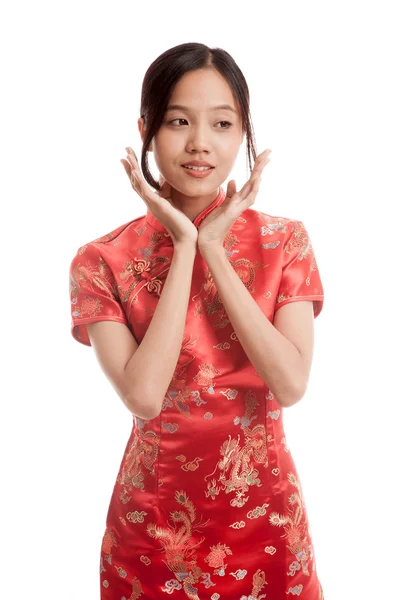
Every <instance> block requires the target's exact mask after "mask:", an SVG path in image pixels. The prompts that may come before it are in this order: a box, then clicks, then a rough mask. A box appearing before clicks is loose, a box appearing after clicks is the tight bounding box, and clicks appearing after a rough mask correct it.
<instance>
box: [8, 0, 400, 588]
mask: <svg viewBox="0 0 400 600" xmlns="http://www.w3.org/2000/svg"><path fill="white" fill-rule="evenodd" d="M395 8H396V3H395V2H392V3H390V2H384V1H380V2H355V1H349V0H346V1H341V2H338V1H337V0H336V1H335V2H323V1H318V2H317V1H315V2H307V1H304V0H303V1H302V2H297V1H293V2H288V1H287V2H284V3H283V2H281V3H278V2H274V3H273V2H265V1H264V2H262V3H261V2H260V3H258V2H257V3H256V2H254V1H253V2H251V1H247V2H244V3H242V4H237V5H235V4H234V3H232V2H229V3H228V2H226V3H222V2H220V3H218V2H215V1H213V2H208V1H207V0H203V1H202V2H201V3H190V2H172V1H171V2H168V3H167V2H163V3H160V4H159V5H157V4H155V3H148V2H140V3H139V2H133V1H130V2H128V1H117V0H116V1H114V2H112V3H111V2H104V1H99V0H97V1H96V2H94V1H85V0H80V1H79V2H76V1H70V2H54V1H53V2H43V1H36V2H29V3H28V2H14V3H12V4H10V5H9V6H8V8H2V9H1V15H0V22H1V25H0V28H1V29H0V44H1V48H0V49H1V56H2V60H1V84H2V92H1V104H2V107H1V112H0V118H1V136H0V137H1V157H0V158H1V163H0V165H1V173H2V174H1V188H2V190H1V199H2V202H1V212H2V231H1V233H2V235H1V243H2V255H1V256H2V274H3V278H2V294H1V299H2V315H3V319H2V329H1V340H2V356H3V358H2V366H3V369H2V371H3V375H2V377H1V382H2V384H3V386H2V390H1V398H2V410H3V412H4V415H3V418H2V419H1V444H2V452H1V458H2V488H3V491H2V496H1V498H2V500H1V502H2V510H1V516H2V521H3V523H2V528H1V531H2V535H1V539H2V543H1V545H0V564H1V572H2V576H1V590H2V591H1V596H2V597H4V598H22V597H29V598H31V599H35V600H36V599H38V600H39V599H40V600H50V599H51V600H53V599H54V598H57V600H75V599H76V600H81V599H82V600H83V599H85V600H92V599H93V600H97V598H98V597H99V580H98V578H99V575H98V572H99V556H100V544H101V538H102V535H103V530H104V523H105V517H106V512H107V509H108V503H109V499H110V496H111V493H112V489H113V486H114V482H115V478H116V475H117V471H118V468H119V465H120V461H121V458H122V454H123V451H124V449H125V444H126V442H127V439H128V437H129V433H130V430H131V427H132V416H131V414H130V413H129V412H128V410H127V409H126V408H125V406H124V405H123V403H122V402H121V400H120V399H119V397H118V396H117V395H116V393H115V392H114V391H113V389H112V388H111V385H110V384H109V383H108V381H107V380H106V378H105V376H104V375H103V373H102V372H101V370H100V367H99V365H98V364H97V362H96V359H95V356H94V352H93V349H92V348H88V347H85V346H83V345H80V344H78V343H77V342H76V341H75V340H74V339H73V338H72V336H71V333H70V303H69V293H68V269H69V264H70V262H71V260H72V258H73V256H74V255H75V253H76V251H77V249H78V248H79V247H80V246H82V245H83V244H85V243H86V242H88V241H90V240H93V239H95V238H96V237H99V236H102V235H104V234H105V233H108V232H109V231H111V230H113V229H114V228H116V227H117V226H119V225H120V224H122V223H126V222H128V221H129V220H132V219H134V218H136V217H138V216H140V215H142V214H144V212H145V209H146V207H145V205H144V202H143V201H142V200H141V199H140V198H139V196H137V195H136V194H135V192H134V191H133V190H132V188H131V187H130V185H129V181H128V178H127V176H126V173H125V171H124V169H123V166H122V164H121V163H120V158H122V157H124V156H125V151H124V148H125V146H127V145H130V146H132V147H133V148H134V150H135V151H136V154H137V155H139V154H140V149H141V146H140V137H139V133H138V130H137V124H136V123H137V118H138V116H139V102H140V91H141V84H142V80H143V76H144V73H145V71H146V69H147V68H148V66H149V65H150V63H151V62H152V61H153V60H154V59H155V58H156V57H157V56H159V54H161V53H162V52H164V51H165V50H166V49H167V48H170V47H172V46H175V45H177V44H180V43H183V42H189V41H197V42H203V43H205V44H207V45H208V46H210V47H215V46H219V47H221V48H224V49H225V50H227V51H228V52H229V53H230V54H231V55H232V56H233V57H234V59H235V60H236V61H237V63H238V65H239V67H240V68H241V69H242V71H243V73H244V75H245V77H246V79H247V82H248V85H249V88H250V93H251V111H252V119H253V124H254V128H255V134H256V142H257V150H258V153H261V152H262V151H263V150H264V149H265V148H271V149H272V156H271V161H270V163H269V164H268V165H267V167H266V168H265V170H264V173H263V181H262V184H261V188H260V191H259V194H258V198H257V200H256V203H255V205H254V206H253V208H255V209H257V208H259V209H260V210H262V211H264V212H267V213H269V214H272V215H281V216H286V217H291V218H296V219H300V220H302V221H303V222H304V223H305V225H306V227H307V229H308V232H309V234H310V237H311V240H312V243H313V246H314V251H315V254H316V258H317V262H318V266H319V269H320V274H321V279H322V282H323V285H324V291H325V304H324V308H323V310H322V313H321V314H320V316H319V317H318V318H317V319H316V320H315V350H314V361H313V367H312V373H311V379H310V383H309V387H308V390H307V393H306V396H305V397H304V398H303V399H302V401H301V402H300V403H298V404H297V405H295V406H293V407H292V408H290V409H285V412H284V422H285V430H286V437H287V441H288V445H289V447H290V449H291V451H292V454H293V456H294V459H295V461H296V466H297V469H298V472H299V475H300V478H301V482H302V486H303V491H304V494H305V500H306V505H307V510H308V515H309V519H310V528H311V533H312V537H313V542H314V549H315V556H316V566H317V571H318V574H319V577H320V580H321V583H322V585H323V588H324V592H325V599H326V600H339V599H340V600H350V599H351V600H353V599H354V598H362V599H363V600H369V599H374V600H375V599H376V598H389V597H390V598H393V597H394V594H395V589H396V588H398V581H397V571H398V565H397V562H398V557H399V550H398V540H399V533H400V532H399V524H398V514H397V509H398V494H396V493H395V490H396V488H397V486H396V484H397V478H398V471H399V469H398V458H399V454H398V439H399V434H398V432H399V411H398V402H399V400H400V394H399V381H398V372H399V351H398V340H399V333H400V331H399V317H398V315H399V310H398V299H399V294H398V291H399V285H398V279H399V270H400V269H399V260H398V217H399V212H398V205H399V200H400V194H399V187H400V186H399V159H400V153H399V137H400V127H399V114H400V111H399V106H400V96H399V91H398V90H399V88H398V80H399V61H398V57H399V53H400V47H399V45H400V44H399V35H398V31H399V21H398V19H397V18H395ZM244 149H245V144H243V153H242V154H240V155H239V157H238V160H237V163H236V166H235V170H234V171H233V172H232V174H231V177H230V178H235V179H236V181H237V184H238V186H239V185H240V186H241V185H243V183H244V182H245V180H246V177H247V175H246V168H245V165H246V158H245V154H244ZM150 160H152V155H151V154H150ZM150 164H151V165H152V172H153V174H156V175H157V176H158V172H157V171H156V168H155V166H154V163H152V162H151V163H150ZM226 183H227V182H225V184H224V187H225V189H226ZM268 598H269V597H268ZM269 600H277V599H274V598H269ZM304 600H306V599H304ZM307 600H308V599H307Z"/></svg>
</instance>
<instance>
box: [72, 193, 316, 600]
mask: <svg viewBox="0 0 400 600" xmlns="http://www.w3.org/2000/svg"><path fill="white" fill-rule="evenodd" d="M225 194H226V192H225V191H224V189H223V188H222V187H219V190H218V195H217V196H216V198H215V200H214V201H213V202H212V203H211V204H210V205H209V206H208V207H207V208H206V209H204V210H203V211H202V212H201V213H200V214H199V215H198V216H197V217H196V218H195V220H194V224H195V225H196V226H197V227H199V225H200V223H201V222H202V221H203V219H204V218H205V217H206V216H207V215H208V214H209V213H210V211H212V210H214V209H215V208H217V207H218V206H219V205H220V204H221V203H222V202H223V201H224V199H225ZM224 249H225V252H226V255H227V257H228V259H229V261H230V264H231V265H232V267H233V269H234V270H235V272H236V273H237V274H238V276H239V277H240V280H241V281H242V283H243V285H245V286H246V288H247V289H248V291H249V293H250V294H251V295H252V298H253V299H254V301H255V302H256V303H257V304H258V305H259V306H260V308H261V309H262V311H263V313H264V314H265V316H266V318H267V319H269V320H270V321H271V322H273V318H274V314H275V312H276V310H277V309H279V308H280V307H281V306H283V305H284V304H287V303H288V302H296V301H304V300H309V301H311V302H313V310H314V318H315V317H317V316H318V315H319V313H320V312H321V309H322V305H323V300H324V292H323V287H322V283H321V278H320V274H319V270H318V267H317V263H316V258H315V254H314V251H313V248H312V244H311V241H310V237H309V235H308V233H307V230H306V228H305V226H304V224H303V223H302V221H299V220H295V219H290V218H285V217H277V216H271V215H269V214H267V213H264V212H260V211H259V210H255V209H252V208H249V209H247V210H245V211H244V212H242V214H241V215H240V216H239V218H238V219H237V221H236V222H235V223H234V224H233V226H232V227H231V229H230V231H229V232H228V234H227V236H226V238H225V240H224ZM173 253H174V247H173V243H172V240H171V237H170V236H169V234H168V231H167V230H166V228H165V227H164V226H163V225H162V224H161V223H160V222H159V221H158V220H157V219H156V218H155V216H154V215H153V214H152V213H151V212H150V210H147V213H146V214H145V215H144V216H141V217H138V218H136V219H134V220H132V221H129V222H128V223H125V224H123V225H120V226H119V227H117V228H116V229H114V230H113V231H111V232H110V233H108V234H106V235H104V236H102V237H100V238H97V239H95V240H93V241H92V242H89V243H87V244H85V245H83V246H82V247H80V248H79V249H78V251H77V253H76V255H75V257H74V258H73V260H72V262H71V266H70V298H71V315H72V324H71V333H72V336H73V337H74V338H75V339H76V340H77V341H78V342H80V343H82V344H85V345H87V346H90V345H91V343H90V339H89V337H88V334H87V330H86V324H87V323H94V322H96V321H104V320H109V321H118V322H120V323H124V324H125V325H126V326H127V327H128V328H129V329H130V331H131V333H132V334H133V336H134V337H135V339H136V341H137V342H138V344H140V342H141V340H142V339H143V337H144V336H145V334H146V330H147V327H148V326H149V324H150V322H151V319H152V316H153V314H154V312H155V310H156V308H157V303H158V300H159V298H160V295H161V294H162V290H163V285H164V283H165V280H166V277H167V275H168V269H169V267H170V264H171V260H172V257H173ZM161 354H162V351H161ZM132 418H133V425H132V431H131V433H130V436H129V439H128V441H127V444H126V447H125V451H124V454H123V457H122V460H121V463H120V467H119V471H118V473H117V477H116V481H115V485H114V489H113V492H112V496H111V499H110V504H109V508H108V512H107V516H106V522H105V526H104V535H103V537H102V543H101V551H100V597H101V600H136V599H137V598H143V599H144V598H146V599H149V600H160V599H163V598H165V599H168V598H171V599H173V600H184V599H188V598H189V599H191V600H206V599H207V600H261V599H262V598H265V599H266V600H284V599H285V600H286V599H287V598H288V597H289V598H290V597H292V596H293V597H297V598H300V599H301V600H323V597H324V596H323V590H322V586H321V584H320V581H319V579H318V575H317V571H316V560H315V555H314V548H313V543H312V537H311V529H310V525H309V521H308V515H307V510H306V505H305V502H304V495H303V491H302V487H301V482H300V479H299V475H298V473H297V470H296V466H295V463H294V460H293V457H292V454H291V452H290V449H289V447H288V443H287V440H286V437H285V432H284V427H283V409H282V407H281V406H280V405H279V404H278V402H277V401H276V399H275V398H274V395H273V393H272V392H271V390H269V388H268V386H267V384H266V383H265V382H264V381H263V379H262V378H261V377H260V375H259V374H258V373H257V372H256V370H255V368H254V367H253V365H252V364H251V362H250V361H249V359H248V358H247V355H246V354H245V352H244V350H243V348H242V346H241V344H240V342H239V339H238V337H237V335H236V333H235V331H234V330H233V328H232V325H231V323H230V321H229V316H228V314H227V312H226V311H225V309H224V306H223V304H222V302H221V299H220V296H219V293H218V289H217V288H216V285H215V283H214V281H213V278H212V276H211V273H210V271H209V269H208V267H207V264H206V262H205V260H204V259H203V258H202V256H201V255H200V254H199V253H198V252H197V253H196V257H195V261H194V267H193V275H192V284H191V290H190V298H189V304H188V309H187V314H186V322H185V330H184V336H183V339H182V344H181V350H180V355H179V359H178V361H177V364H176V368H175V371H174V374H173V376H172V379H171V382H170V384H169V387H168V389H167V392H166V393H165V397H164V401H163V405H162V410H161V413H160V415H159V416H158V417H156V418H154V419H150V420H143V419H141V418H139V417H137V416H135V415H133V414H132Z"/></svg>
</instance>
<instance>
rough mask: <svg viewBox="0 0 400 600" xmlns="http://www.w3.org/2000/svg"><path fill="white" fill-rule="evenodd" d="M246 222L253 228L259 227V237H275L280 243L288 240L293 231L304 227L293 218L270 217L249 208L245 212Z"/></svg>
mask: <svg viewBox="0 0 400 600" xmlns="http://www.w3.org/2000/svg"><path fill="white" fill-rule="evenodd" d="M247 214H248V217H247V220H248V221H250V222H251V223H252V224H253V226H254V227H259V232H260V235H261V236H274V235H275V236H276V237H277V239H280V240H281V241H283V240H286V239H288V238H289V237H290V236H291V235H292V234H293V232H294V231H296V230H299V229H301V228H303V227H304V225H303V223H302V221H300V220H299V219H295V218H293V217H284V216H280V215H271V214H269V213H266V212H263V211H261V210H258V209H253V208H249V209H248V210H247V211H246V215H247Z"/></svg>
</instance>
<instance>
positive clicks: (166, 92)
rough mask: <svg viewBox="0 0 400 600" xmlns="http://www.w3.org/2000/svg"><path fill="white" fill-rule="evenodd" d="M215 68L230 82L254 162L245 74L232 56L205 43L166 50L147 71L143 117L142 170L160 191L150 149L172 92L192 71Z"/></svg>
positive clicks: (248, 96) (249, 151)
mask: <svg viewBox="0 0 400 600" xmlns="http://www.w3.org/2000/svg"><path fill="white" fill-rule="evenodd" d="M207 68H208V69H215V70H217V71H218V72H219V73H220V74H221V75H222V76H223V77H224V78H225V80H226V81H227V82H228V84H229V85H230V87H231V89H232V93H233V95H234V97H235V99H236V101H237V103H238V105H239V108H240V112H241V117H242V125H243V132H244V133H245V134H246V140H247V158H248V166H250V169H252V166H251V158H253V159H254V160H255V158H256V156H257V153H256V143H255V136H254V131H253V125H252V121H251V116H250V92H249V88H248V86H247V83H246V80H245V78H244V75H243V73H242V71H241V70H240V69H239V67H238V65H237V64H236V62H235V61H234V59H233V58H232V56H231V55H230V54H229V53H228V52H226V51H225V50H223V49H222V48H209V47H208V46H206V45H205V44H200V43H196V42H189V43H185V44H179V45H178V46H174V47H173V48H170V49H169V50H166V51H165V52H163V53H162V54H160V56H159V57H158V58H156V60H155V61H153V62H152V64H151V65H150V66H149V68H148V69H147V71H146V73H145V76H144V78H143V84H142V93H141V101H140V116H141V117H142V118H143V120H144V126H145V128H146V136H145V139H144V140H143V146H142V156H141V168H142V172H143V177H144V178H145V180H146V181H147V183H148V184H149V185H151V186H152V187H153V188H155V189H156V190H158V191H160V189H161V188H160V184H159V183H158V181H156V180H155V179H154V178H153V176H152V175H151V173H150V169H149V163H148V149H149V146H150V143H151V140H152V139H153V137H154V136H155V134H156V133H157V131H158V130H159V129H160V127H161V124H162V122H163V119H164V115H165V111H166V109H167V106H168V102H169V99H170V98H171V96H172V92H173V89H174V87H175V85H176V84H177V83H178V81H179V80H180V79H181V77H183V75H185V73H188V72H190V71H196V70H198V69H207Z"/></svg>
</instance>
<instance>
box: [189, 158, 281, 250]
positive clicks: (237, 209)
mask: <svg viewBox="0 0 400 600" xmlns="http://www.w3.org/2000/svg"><path fill="white" fill-rule="evenodd" d="M270 153H271V150H264V152H262V153H261V154H260V155H259V156H258V157H257V158H256V160H255V163H254V167H253V169H252V172H251V176H250V178H249V180H248V181H247V182H246V183H245V184H244V186H243V187H242V189H241V190H240V192H236V183H235V181H234V180H233V179H232V180H231V181H229V183H228V186H227V191H226V198H225V200H224V202H223V203H222V204H221V205H220V206H218V207H217V208H215V209H214V210H213V211H212V212H211V213H210V214H209V215H208V217H206V218H205V219H204V221H203V222H202V223H201V225H200V227H199V237H198V240H197V243H198V247H199V251H200V252H201V251H202V250H206V249H208V248H210V247H215V246H223V242H224V239H225V236H226V235H227V233H228V231H229V230H230V228H231V227H232V225H233V224H234V223H235V221H236V219H237V218H238V217H239V216H240V215H241V214H242V212H243V211H244V210H246V209H247V208H249V207H250V206H251V205H252V204H253V203H254V201H255V199H256V196H257V192H258V189H259V187H260V182H261V174H262V171H263V169H264V167H265V165H266V164H267V163H269V160H270V158H269V154H270Z"/></svg>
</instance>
